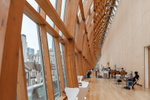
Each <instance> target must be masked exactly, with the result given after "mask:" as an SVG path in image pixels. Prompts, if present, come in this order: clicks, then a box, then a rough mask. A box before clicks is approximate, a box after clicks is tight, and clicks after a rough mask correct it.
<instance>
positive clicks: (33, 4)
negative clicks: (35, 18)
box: [27, 0, 38, 11]
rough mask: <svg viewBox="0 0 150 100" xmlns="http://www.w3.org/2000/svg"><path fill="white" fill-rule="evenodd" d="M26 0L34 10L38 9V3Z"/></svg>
mask: <svg viewBox="0 0 150 100" xmlns="http://www.w3.org/2000/svg"><path fill="white" fill-rule="evenodd" d="M27 1H28V3H29V4H30V5H31V6H32V7H33V8H34V9H35V10H36V11H38V4H37V3H36V1H35V0H27Z"/></svg>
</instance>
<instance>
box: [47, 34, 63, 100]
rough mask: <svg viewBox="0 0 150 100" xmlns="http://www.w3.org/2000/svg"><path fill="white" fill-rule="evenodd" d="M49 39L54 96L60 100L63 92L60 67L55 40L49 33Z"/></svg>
mask: <svg viewBox="0 0 150 100" xmlns="http://www.w3.org/2000/svg"><path fill="white" fill-rule="evenodd" d="M47 38H48V47H49V56H50V63H51V71H52V79H53V87H54V95H55V99H58V98H59V97H60V96H61V92H60V78H59V72H58V65H57V56H56V49H55V42H54V38H53V37H52V36H51V35H50V34H49V33H47Z"/></svg>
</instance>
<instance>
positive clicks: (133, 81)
mask: <svg viewBox="0 0 150 100" xmlns="http://www.w3.org/2000/svg"><path fill="white" fill-rule="evenodd" d="M134 73H135V76H134V77H133V78H132V81H128V84H127V87H124V88H125V89H130V84H133V85H132V89H134V85H135V84H136V83H137V81H138V80H139V75H138V72H137V71H136V72H134Z"/></svg>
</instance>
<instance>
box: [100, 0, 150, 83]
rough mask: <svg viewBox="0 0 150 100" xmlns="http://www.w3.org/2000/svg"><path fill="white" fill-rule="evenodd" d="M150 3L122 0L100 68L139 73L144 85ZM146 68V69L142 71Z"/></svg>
mask: <svg viewBox="0 0 150 100" xmlns="http://www.w3.org/2000/svg"><path fill="white" fill-rule="evenodd" d="M149 4H150V0H120V3H119V6H118V8H117V11H116V15H115V16H114V19H113V21H112V25H111V27H110V29H109V31H108V34H107V36H106V39H105V41H104V45H103V47H102V52H101V54H102V57H101V59H100V65H103V66H107V62H109V63H110V67H111V68H114V65H115V64H116V67H117V68H122V67H124V68H125V70H127V71H128V72H129V71H130V70H132V71H138V72H139V75H140V81H139V83H140V84H142V85H144V47H145V46H147V45H149V44H150V6H149ZM142 67H143V68H142Z"/></svg>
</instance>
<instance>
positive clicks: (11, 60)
mask: <svg viewBox="0 0 150 100" xmlns="http://www.w3.org/2000/svg"><path fill="white" fill-rule="evenodd" d="M0 2H3V1H0ZM5 3H6V5H7V4H9V3H10V4H9V5H7V7H8V8H9V10H8V17H7V21H4V23H5V24H7V26H6V27H5V25H4V24H3V25H4V31H2V32H3V33H2V34H4V42H3V43H4V47H3V55H2V63H1V67H0V68H1V70H0V89H1V91H0V100H15V99H16V95H17V74H18V64H19V47H20V37H21V34H20V33H21V26H22V17H23V10H24V4H25V0H19V1H18V0H11V1H10V0H6V2H5ZM5 3H4V2H3V4H4V6H6V5H5ZM2 7H3V6H2ZM6 14H7V11H6ZM1 27H3V26H1ZM5 28H6V31H5ZM2 29H3V28H2ZM16 38H17V39H16Z"/></svg>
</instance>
